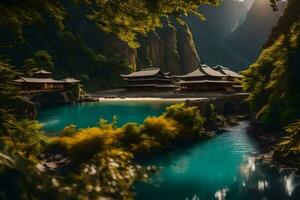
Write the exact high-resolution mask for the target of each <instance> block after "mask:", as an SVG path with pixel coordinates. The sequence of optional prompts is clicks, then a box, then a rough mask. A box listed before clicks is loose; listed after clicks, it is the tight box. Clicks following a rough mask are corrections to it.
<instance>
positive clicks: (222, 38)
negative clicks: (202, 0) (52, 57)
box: [186, 0, 251, 70]
mask: <svg viewBox="0 0 300 200" xmlns="http://www.w3.org/2000/svg"><path fill="white" fill-rule="evenodd" d="M246 2H247V3H246ZM246 2H241V1H237V0H224V1H223V2H222V4H221V6H219V7H217V8H214V7H208V6H203V7H201V8H200V11H201V13H203V14H204V16H205V17H206V21H203V22H201V21H199V19H197V18H196V17H194V16H188V17H187V18H186V21H187V24H188V25H189V27H190V29H191V31H192V33H193V36H194V40H195V45H196V48H197V51H198V53H199V55H200V58H201V60H202V61H203V62H204V63H207V64H209V65H217V64H222V65H226V66H229V67H232V68H233V69H236V70H241V69H244V68H245V67H246V66H248V64H249V61H248V60H247V59H245V58H244V57H242V56H241V55H240V54H239V52H238V51H235V49H233V48H231V47H230V45H228V44H227V39H228V38H229V37H230V35H231V33H232V31H233V30H234V29H235V28H236V27H237V26H238V25H239V24H240V23H242V21H243V20H244V18H245V16H246V14H247V12H248V8H247V5H250V4H251V0H248V1H246Z"/></svg>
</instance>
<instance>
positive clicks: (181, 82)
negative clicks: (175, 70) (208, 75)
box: [179, 80, 233, 84]
mask: <svg viewBox="0 0 300 200" xmlns="http://www.w3.org/2000/svg"><path fill="white" fill-rule="evenodd" d="M185 83H233V81H222V80H200V81H179V84H185Z"/></svg>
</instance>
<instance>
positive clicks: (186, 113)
mask: <svg viewBox="0 0 300 200" xmlns="http://www.w3.org/2000/svg"><path fill="white" fill-rule="evenodd" d="M165 117H166V118H170V119H173V120H175V121H176V122H177V123H179V124H180V125H181V129H180V132H187V133H191V134H192V135H201V134H202V133H204V129H203V127H204V122H205V118H203V117H202V116H201V114H200V110H199V108H198V107H186V106H185V104H184V103H181V104H175V105H173V106H170V107H168V108H167V112H166V113H165Z"/></svg>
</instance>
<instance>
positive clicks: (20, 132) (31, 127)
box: [0, 120, 48, 159]
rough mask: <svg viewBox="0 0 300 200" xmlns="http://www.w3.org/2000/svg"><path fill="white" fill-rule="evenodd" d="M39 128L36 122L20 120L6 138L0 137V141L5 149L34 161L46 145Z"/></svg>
mask: <svg viewBox="0 0 300 200" xmlns="http://www.w3.org/2000/svg"><path fill="white" fill-rule="evenodd" d="M41 127H42V125H41V124H39V123H38V122H36V121H29V120H21V121H18V122H16V123H15V127H14V129H12V130H11V131H10V132H9V135H8V136H5V137H1V138H0V140H1V142H2V143H3V144H4V145H5V146H6V148H7V149H9V150H11V151H14V152H16V153H18V154H20V155H22V156H24V157H27V158H29V157H30V158H32V159H35V156H37V155H39V154H40V153H41V152H42V151H43V150H44V147H45V146H46V144H47V143H48V138H47V137H46V136H45V135H44V134H43V132H42V131H41V130H40V129H41Z"/></svg>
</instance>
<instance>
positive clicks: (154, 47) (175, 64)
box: [137, 19, 200, 74]
mask: <svg viewBox="0 0 300 200" xmlns="http://www.w3.org/2000/svg"><path fill="white" fill-rule="evenodd" d="M140 43H141V48H139V49H138V50H137V56H138V66H139V67H141V68H143V67H155V66H159V67H160V68H161V69H163V70H164V71H169V72H171V73H172V74H183V73H187V72H190V71H192V70H193V69H195V67H197V66H198V65H199V64H200V59H199V56H198V53H197V50H196V48H195V45H194V39H193V35H192V33H191V31H190V29H189V27H188V26H187V25H181V24H178V23H176V21H175V20H169V19H167V20H166V22H165V24H164V27H163V28H161V29H158V30H156V31H155V32H153V33H151V34H149V36H148V37H145V38H141V40H140Z"/></svg>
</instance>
